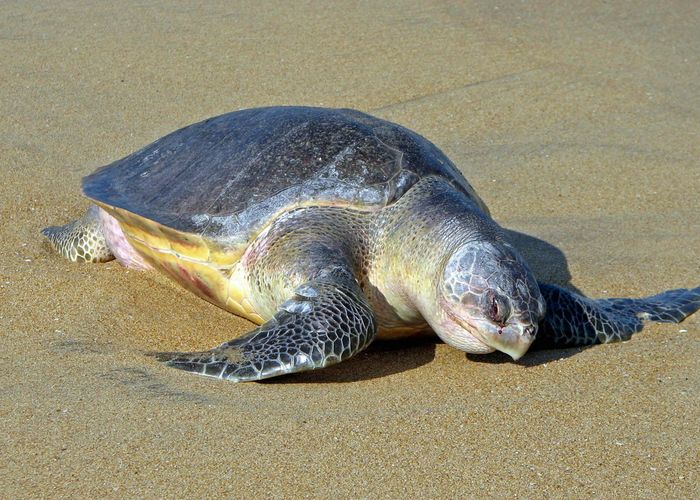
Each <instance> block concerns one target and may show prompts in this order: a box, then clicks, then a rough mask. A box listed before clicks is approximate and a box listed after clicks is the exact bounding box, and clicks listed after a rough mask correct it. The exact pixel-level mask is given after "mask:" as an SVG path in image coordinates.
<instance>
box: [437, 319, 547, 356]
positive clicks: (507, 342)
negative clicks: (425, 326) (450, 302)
mask: <svg viewBox="0 0 700 500" xmlns="http://www.w3.org/2000/svg"><path fill="white" fill-rule="evenodd" d="M446 312H447V317H448V318H449V320H450V321H452V322H453V323H454V324H455V325H457V326H459V327H460V328H462V329H464V330H465V331H466V332H467V333H468V334H469V335H470V336H471V337H472V339H473V340H472V341H471V342H469V343H467V342H459V341H455V340H454V339H452V342H451V343H452V344H453V345H455V346H456V347H458V348H463V347H461V345H462V344H464V345H465V346H467V347H468V349H465V350H467V352H476V353H489V352H493V351H496V350H498V351H501V352H503V353H505V354H508V355H509V356H510V357H511V358H513V360H514V361H517V360H518V359H520V358H521V357H522V356H523V355H524V354H525V353H526V352H527V350H528V349H529V347H530V345H531V344H532V342H533V341H534V338H535V336H534V333H531V330H530V329H524V330H523V329H521V328H520V327H519V326H518V325H515V324H512V325H506V326H504V327H501V326H498V325H495V324H492V323H490V322H487V321H469V320H467V319H465V318H460V317H457V316H456V315H455V314H454V313H452V312H451V311H450V310H449V309H446ZM521 330H523V331H522V332H521ZM474 341H476V342H478V343H479V344H480V346H479V347H481V349H479V348H478V347H477V348H475V346H474V343H475V342H474Z"/></svg>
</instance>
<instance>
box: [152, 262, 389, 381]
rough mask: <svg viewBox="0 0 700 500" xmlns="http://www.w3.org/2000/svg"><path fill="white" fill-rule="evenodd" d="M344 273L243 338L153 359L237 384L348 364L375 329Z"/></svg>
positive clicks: (317, 284) (311, 288) (298, 295)
mask: <svg viewBox="0 0 700 500" xmlns="http://www.w3.org/2000/svg"><path fill="white" fill-rule="evenodd" d="M341 274H343V276H338V275H337V273H331V274H326V275H325V276H322V277H320V278H318V279H315V280H312V281H309V282H307V283H305V284H303V285H301V286H300V287H298V288H297V289H296V290H295V295H294V297H293V298H291V299H290V300H288V301H286V302H285V303H283V304H282V305H281V306H280V308H279V310H278V311H277V313H276V314H275V316H274V317H273V318H272V319H271V320H269V321H268V322H267V323H265V324H263V325H262V326H260V327H259V328H256V329H255V330H253V331H252V332H250V333H249V334H247V335H245V336H243V337H241V338H237V339H234V340H231V341H230V342H226V343H224V344H221V345H220V346H219V347H216V348H214V349H212V350H210V351H203V352H192V353H182V352H162V353H152V354H153V355H154V356H155V357H156V359H158V360H159V361H162V362H164V363H165V364H166V365H168V366H172V367H173V368H178V369H180V370H185V371H190V372H194V373H198V374H200V375H207V376H210V377H217V378H222V379H226V380H231V381H233V382H244V381H250V380H261V379H265V378H270V377H276V376H278V375H284V374H286V373H294V372H301V371H306V370H315V369H317V368H323V367H326V366H328V365H332V364H335V363H339V362H341V361H344V360H345V359H347V358H349V357H350V356H352V355H354V354H357V353H358V352H360V351H361V350H363V349H364V348H365V347H367V346H368V345H369V344H370V342H372V340H373V339H374V337H375V335H376V332H377V325H376V321H375V318H374V315H373V313H372V310H371V309H370V306H369V304H368V302H367V299H366V298H365V296H364V294H363V293H362V290H361V289H360V287H359V286H358V285H357V283H356V282H355V280H354V278H352V277H350V276H345V275H344V273H341Z"/></svg>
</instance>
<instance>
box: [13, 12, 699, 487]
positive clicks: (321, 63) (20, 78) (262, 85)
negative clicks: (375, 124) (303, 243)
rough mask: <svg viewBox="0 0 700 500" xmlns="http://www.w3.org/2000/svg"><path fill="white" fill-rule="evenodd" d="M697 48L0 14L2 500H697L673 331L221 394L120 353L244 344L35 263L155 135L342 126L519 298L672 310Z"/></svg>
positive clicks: (439, 29) (290, 15) (510, 23)
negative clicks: (402, 174)
mask: <svg viewBox="0 0 700 500" xmlns="http://www.w3.org/2000/svg"><path fill="white" fill-rule="evenodd" d="M698 26H700V9H698V7H697V2H693V1H686V2H607V3H598V2H589V1H581V2H575V3H570V2H566V3H564V2H556V3H555V2H552V3H551V4H550V3H549V2H516V1H513V2H497V3H496V4H494V3H493V2H490V1H484V2H464V3H456V2H448V3H444V2H396V3H393V4H392V5H389V4H388V3H380V2H361V3H355V2H345V3H342V2H334V3H333V4H330V3H326V2H318V3H311V2H294V3H291V2H290V3H264V4H263V3H260V2H258V1H246V2H235V3H234V2H220V3H215V2H207V3H206V4H205V5H204V6H198V7H195V6H194V2H166V1H161V0H158V1H152V2H142V1H134V2H118V3H117V4H115V5H112V4H110V3H108V2H95V1H93V2H74V1H68V0H59V1H56V2H43V3H42V2H26V1H16V2H3V3H2V5H0V68H2V70H1V71H0V82H1V87H0V106H1V107H0V124H1V125H0V130H2V133H1V134H0V171H1V173H2V175H1V178H2V182H1V183H0V255H2V257H1V258H0V278H1V281H0V303H1V305H0V308H1V309H0V330H1V333H0V334H1V335H2V337H1V344H0V359H1V360H2V374H1V375H0V398H1V402H2V417H1V420H0V435H1V436H2V441H1V444H2V446H1V448H0V449H1V450H2V451H0V496H2V497H5V498H11V497H17V496H32V497H34V496H65V497H68V496H70V497H73V496H85V497H87V496H90V497H96V496H98V495H106V496H108V497H117V496H129V497H133V496H215V495H217V496H221V495H232V494H237V495H243V494H246V495H248V494H251V495H252V494H257V495H260V496H276V497H281V496H312V497H328V496H342V497H349V496H365V497H369V496H377V495H381V496H390V497H403V496H409V497H416V496H426V497H427V496H432V497H435V496H455V497H456V496H476V497H483V496H504V497H508V496H531V497H541V496H564V495H566V496H577V497H588V496H590V495H592V496H597V497H611V496H618V497H631V496H641V497H647V498H659V497H670V496H674V497H687V498H693V497H694V498H698V496H700V491H699V490H698V481H700V471H699V469H700V458H699V451H698V450H700V437H699V435H698V433H699V430H698V429H699V423H700V365H699V363H698V356H700V315H696V316H695V317H692V318H690V319H689V320H688V321H687V322H686V323H684V324H682V325H654V326H650V327H648V328H647V329H646V330H645V331H644V332H642V333H640V334H637V335H636V336H635V337H634V338H633V339H632V340H631V341H629V342H627V343H624V344H614V345H607V346H598V347H594V348H591V349H588V350H583V351H579V350H567V351H549V352H546V351H545V352H540V353H531V354H529V355H528V356H527V357H526V358H525V359H524V361H523V362H521V363H513V362H510V361H508V359H506V357H504V356H501V355H491V356H485V357H478V356H465V354H463V353H461V352H458V351H456V350H454V349H451V348H448V347H447V346H445V345H443V344H440V343H435V342H424V343H397V344H384V345H379V346H375V347H374V348H372V349H370V350H369V351H368V352H366V353H363V354H361V355H360V356H358V358H357V359H354V360H351V361H349V362H347V363H344V364H342V365H340V366H337V367H335V368H331V369H327V370H324V371H321V372H317V373H310V374H304V375H301V376H295V377H289V378H286V379H279V380H276V381H274V382H269V383H252V384H240V385H235V384H231V383H225V382H219V381H216V380H212V379H206V378H201V377H196V376H191V375H188V374H185V373H182V372H179V371H176V370H172V369H168V368H165V367H162V366H160V365H158V364H157V363H156V362H155V361H153V360H152V359H150V358H148V357H146V356H145V355H144V352H145V351H149V350H172V349H199V348H208V347H211V346H213V345H215V344H216V343H218V342H220V341H224V340H228V339H230V338H232V337H234V336H235V335H237V334H239V333H241V332H244V331H245V330H247V329H249V328H250V325H249V324H248V323H246V322H245V321H244V320H241V319H239V318H236V317H233V316H230V315H228V314H227V313H225V312H224V311H221V310H219V309H217V308H216V307H214V306H211V305H209V304H207V303H205V302H203V301H201V300H199V299H197V298H195V297H194V296H191V295H189V294H188V293H187V292H185V291H183V290H181V289H179V288H177V287H176V286H174V285H171V284H170V283H169V282H168V281H166V280H165V279H164V278H161V277H159V276H157V275H155V274H152V273H138V272H134V271H130V272H128V271H126V270H125V269H123V268H120V266H119V265H117V264H115V263H110V264H106V265H74V264H70V263H68V262H66V261H64V260H62V259H61V258H59V257H58V256H57V255H56V254H55V253H53V252H52V251H51V250H50V249H49V247H48V245H47V244H46V243H45V242H44V241H43V240H42V238H41V237H40V234H39V230H40V229H41V228H42V227H44V226H46V225H48V224H51V223H62V222H65V221H68V220H70V219H72V218H75V217H77V216H79V215H80V214H81V213H82V211H83V210H84V209H85V207H86V206H87V202H86V200H85V199H83V198H81V197H80V195H79V185H80V178H81V177H82V176H83V175H85V174H87V173H89V172H91V171H92V170H93V169H94V168H96V167H98V166H100V165H103V164H105V163H108V162H110V161H112V160H115V159H117V158H120V157H122V156H123V155H126V154H127V153H129V152H131V151H133V150H135V149H136V148H138V147H140V146H143V145H145V144H147V143H149V142H151V141H152V140H155V139H157V138H158V137H160V136H161V135H163V134H165V133H166V132H169V131H171V130H174V129H176V128H178V127H180V126H183V125H185V124H188V123H191V122H194V121H197V120H200V119H203V118H205V117H207V116H210V115H215V114H220V113H223V112H226V111H230V110H234V109H238V108H245V107H252V106H259V105H270V104H309V105H324V106H346V107H354V108H358V109H361V110H365V111H370V112H373V113H374V114H376V115H378V116H381V117H383V118H387V119H390V120H393V121H397V122H399V123H402V124H404V125H407V126H409V127H410V128H413V129H415V130H417V131H419V132H421V133H423V134H424V135H426V136H427V137H429V138H430V139H431V140H433V141H434V142H435V143H436V144H438V145H439V146H440V147H441V148H442V149H443V150H444V151H445V152H446V153H447V154H448V156H450V157H451V158H452V159H453V160H454V161H455V163H457V164H458V165H459V166H460V168H462V169H463V171H464V172H465V174H466V175H467V177H468V178H469V179H470V180H471V181H472V184H473V185H474V186H475V187H476V188H477V190H478V191H479V193H480V194H481V195H482V197H483V198H484V200H486V202H487V203H488V204H489V206H490V207H491V210H492V212H493V215H494V216H495V218H496V219H497V220H498V221H500V222H501V223H502V224H503V225H505V226H506V227H509V228H512V229H514V230H517V231H520V232H523V233H527V234H531V235H533V236H535V237H536V238H538V239H526V238H520V241H521V244H523V245H524V246H525V247H526V248H525V253H526V254H528V256H529V258H531V259H532V260H533V262H534V265H535V268H536V270H537V272H538V273H539V275H540V276H542V277H544V278H545V279H548V280H553V281H557V282H560V283H565V284H569V285H572V286H575V287H578V288H579V289H580V290H582V291H584V292H585V293H587V294H589V295H591V296H615V295H621V296H638V295H644V294H651V293H655V292H658V291H660V290H663V289H667V288H673V287H687V286H696V285H697V284H698V283H700V269H699V267H700V264H699V263H700V202H699V201H698V192H699V191H700V92H699V83H698V82H700V29H698ZM544 242H547V243H544Z"/></svg>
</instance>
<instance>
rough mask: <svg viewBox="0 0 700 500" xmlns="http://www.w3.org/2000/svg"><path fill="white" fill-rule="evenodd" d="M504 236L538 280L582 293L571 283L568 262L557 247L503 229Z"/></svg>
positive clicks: (527, 235)
mask: <svg viewBox="0 0 700 500" xmlns="http://www.w3.org/2000/svg"><path fill="white" fill-rule="evenodd" d="M504 231H505V233H506V238H507V239H508V241H510V243H511V244H512V245H513V246H514V247H515V248H516V249H517V250H518V252H520V255H522V256H523V258H524V259H525V262H527V264H528V266H530V269H531V270H532V272H533V273H534V274H535V277H536V278H537V280H538V281H540V282H542V283H552V284H555V285H559V286H562V287H564V288H567V289H569V290H571V291H572V292H574V293H577V294H579V295H583V293H582V292H581V290H579V289H578V288H576V287H575V286H574V285H573V284H572V283H571V273H570V272H569V263H568V261H567V260H566V256H565V255H564V252H562V251H561V250H559V249H558V248H557V247H555V246H554V245H552V244H551V243H548V242H546V241H544V240H541V239H539V238H535V237H534V236H530V235H529V234H525V233H521V232H518V231H514V230H512V229H504Z"/></svg>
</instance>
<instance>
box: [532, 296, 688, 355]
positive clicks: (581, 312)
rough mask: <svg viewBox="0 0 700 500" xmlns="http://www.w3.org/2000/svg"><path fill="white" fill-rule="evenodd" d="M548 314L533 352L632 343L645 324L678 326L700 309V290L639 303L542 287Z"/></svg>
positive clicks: (654, 297) (631, 300) (648, 298)
mask: <svg viewBox="0 0 700 500" xmlns="http://www.w3.org/2000/svg"><path fill="white" fill-rule="evenodd" d="M540 291H541V293H542V296H543V297H544V299H545V301H546V302H547V312H546V314H545V316H544V319H543V320H542V321H541V322H540V325H539V333H538V334H537V338H536V339H535V342H534V344H533V346H532V348H533V349H538V348H539V349H552V348H566V347H577V346H586V345H593V344H598V343H600V344H605V343H608V342H619V341H622V340H627V339H629V338H630V337H631V336H632V335H633V334H634V333H637V332H639V331H641V330H642V329H643V328H644V322H645V321H656V322H659V323H679V322H681V321H683V319H685V318H686V317H687V316H689V315H690V314H692V313H694V312H695V311H697V310H698V308H700V287H696V288H691V289H686V288H679V289H676V290H668V291H666V292H663V293H660V294H658V295H652V296H650V297H644V298H639V299H626V298H624V299H622V298H619V299H618V298H615V299H599V300H594V299H589V298H587V297H583V296H581V295H577V294H574V293H572V292H570V291H568V290H566V289H564V288H561V287H558V286H556V285H546V284H542V283H540Z"/></svg>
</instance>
